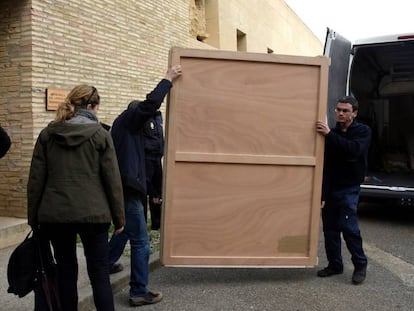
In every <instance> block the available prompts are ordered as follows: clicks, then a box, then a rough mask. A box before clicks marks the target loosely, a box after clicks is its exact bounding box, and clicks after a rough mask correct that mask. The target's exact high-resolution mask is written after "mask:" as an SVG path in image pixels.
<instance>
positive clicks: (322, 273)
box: [316, 266, 343, 278]
mask: <svg viewBox="0 0 414 311" xmlns="http://www.w3.org/2000/svg"><path fill="white" fill-rule="evenodd" d="M342 273H343V270H335V269H332V268H331V267H329V266H328V267H326V268H323V269H322V270H319V271H318V273H317V274H316V275H317V276H319V277H321V278H325V277H328V276H332V275H335V274H342Z"/></svg>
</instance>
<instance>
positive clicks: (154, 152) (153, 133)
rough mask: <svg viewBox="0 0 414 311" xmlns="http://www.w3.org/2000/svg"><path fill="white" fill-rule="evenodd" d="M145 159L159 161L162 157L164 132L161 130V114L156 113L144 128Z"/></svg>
mask: <svg viewBox="0 0 414 311" xmlns="http://www.w3.org/2000/svg"><path fill="white" fill-rule="evenodd" d="M144 138H145V157H146V158H147V159H160V158H162V156H163V155H164V132H163V129H162V114H161V111H159V110H158V111H157V112H156V113H155V114H154V115H153V116H152V117H151V118H150V119H148V121H147V122H146V123H145V126H144Z"/></svg>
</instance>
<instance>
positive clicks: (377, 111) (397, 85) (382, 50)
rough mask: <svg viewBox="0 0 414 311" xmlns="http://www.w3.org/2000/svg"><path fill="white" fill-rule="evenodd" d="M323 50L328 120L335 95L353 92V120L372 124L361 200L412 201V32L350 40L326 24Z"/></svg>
mask: <svg viewBox="0 0 414 311" xmlns="http://www.w3.org/2000/svg"><path fill="white" fill-rule="evenodd" d="M324 55H325V56H327V57H329V58H330V59H331V65H330V68H329V88H328V89H329V94H328V123H329V125H330V126H331V127H333V126H334V125H335V112H334V109H335V106H336V100H337V99H338V98H339V97H340V96H342V95H344V94H346V95H349V94H352V95H353V96H355V98H356V99H357V100H358V102H359V112H358V117H357V118H358V120H359V121H360V122H362V123H365V124H367V125H369V126H370V127H371V129H372V143H371V147H370V152H369V157H368V174H367V177H366V180H365V182H364V184H363V185H362V188H361V200H364V199H373V198H374V199H375V198H379V199H381V200H384V199H390V200H397V202H398V203H399V204H402V205H414V33H413V34H404V35H395V36H384V37H375V38H368V39H363V40H357V41H356V42H354V43H351V42H350V41H349V40H347V39H345V38H344V37H342V36H340V35H339V34H338V33H336V32H335V31H334V30H332V29H328V31H327V36H326V42H325V49H324Z"/></svg>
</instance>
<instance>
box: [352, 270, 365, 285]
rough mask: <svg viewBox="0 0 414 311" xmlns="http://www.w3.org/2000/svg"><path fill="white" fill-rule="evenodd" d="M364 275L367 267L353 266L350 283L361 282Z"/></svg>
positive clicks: (357, 283)
mask: <svg viewBox="0 0 414 311" xmlns="http://www.w3.org/2000/svg"><path fill="white" fill-rule="evenodd" d="M366 276H367V267H364V268H355V270H354V273H353V274H352V284H354V285H359V284H362V283H363V282H364V280H365V277H366Z"/></svg>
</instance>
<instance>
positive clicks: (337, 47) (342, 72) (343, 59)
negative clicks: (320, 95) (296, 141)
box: [324, 28, 352, 128]
mask: <svg viewBox="0 0 414 311" xmlns="http://www.w3.org/2000/svg"><path fill="white" fill-rule="evenodd" d="M351 45H352V44H351V42H350V41H349V40H347V39H345V38H344V37H342V36H340V35H339V34H338V33H337V32H335V31H334V30H332V29H329V28H327V32H326V39H325V47H324V56H326V57H329V58H330V66H329V82H328V101H327V118H328V125H329V127H331V128H332V127H334V126H335V123H336V121H335V107H336V101H337V99H338V98H339V97H341V96H344V95H347V89H348V88H347V85H348V71H349V63H350V56H351Z"/></svg>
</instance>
